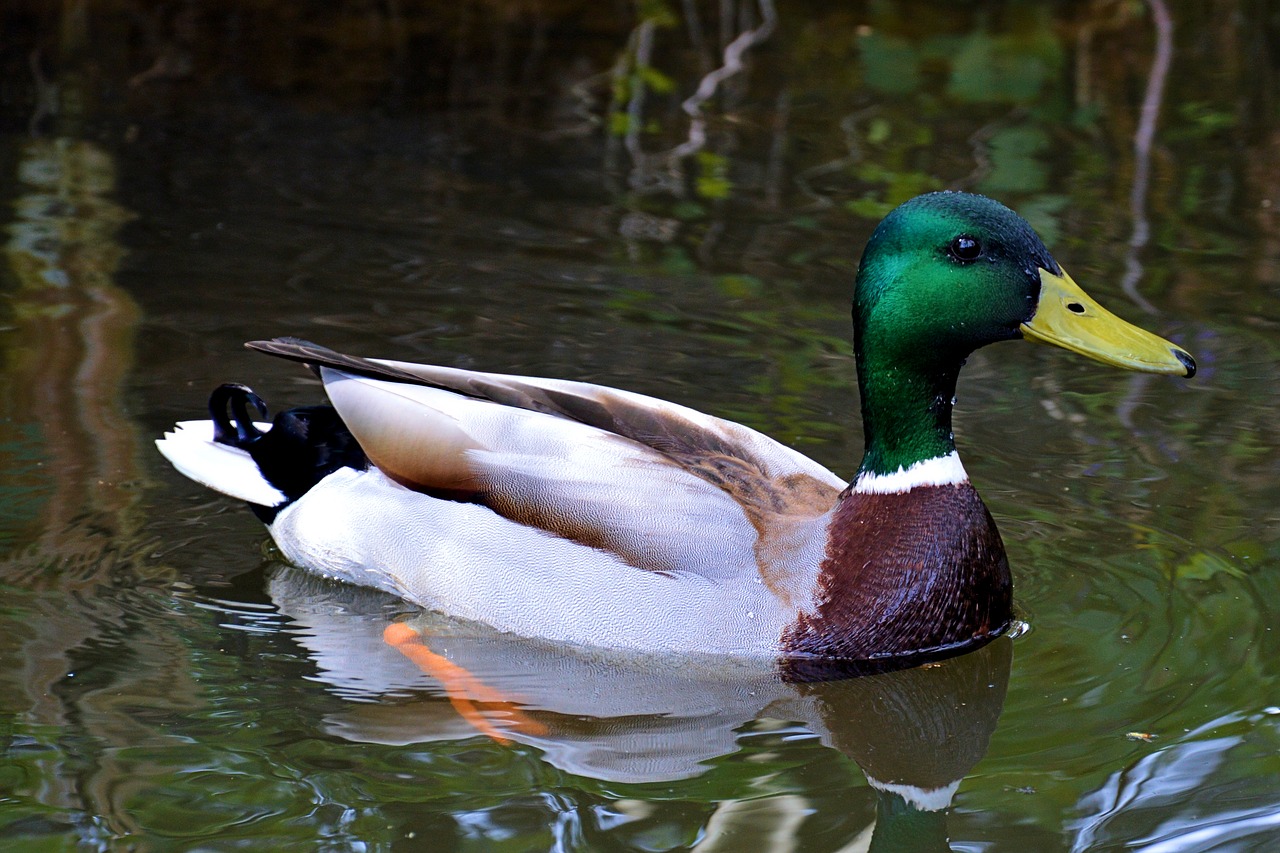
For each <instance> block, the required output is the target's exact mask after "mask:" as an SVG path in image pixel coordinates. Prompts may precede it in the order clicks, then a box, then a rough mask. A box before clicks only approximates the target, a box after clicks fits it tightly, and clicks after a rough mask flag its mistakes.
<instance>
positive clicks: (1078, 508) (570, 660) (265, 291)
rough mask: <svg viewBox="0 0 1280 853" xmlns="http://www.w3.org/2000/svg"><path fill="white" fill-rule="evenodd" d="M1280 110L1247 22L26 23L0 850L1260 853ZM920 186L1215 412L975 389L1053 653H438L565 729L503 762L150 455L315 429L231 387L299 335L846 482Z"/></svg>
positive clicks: (1066, 373) (873, 10)
mask: <svg viewBox="0 0 1280 853" xmlns="http://www.w3.org/2000/svg"><path fill="white" fill-rule="evenodd" d="M743 34H746V35H743ZM726 48H728V54H729V55H730V56H731V57H732V56H738V57H739V59H740V63H741V68H740V69H738V70H737V73H733V74H728V73H724V72H723V71H720V70H718V69H726V68H727V69H728V70H734V69H735V68H736V67H737V66H736V64H735V63H732V62H731V63H730V64H729V65H728V66H726V62H725V55H726ZM739 48H741V50H739ZM713 82H715V83H718V85H712V83H713ZM700 83H703V84H705V85H704V89H703V90H702V91H703V92H704V93H705V94H706V97H705V98H703V99H701V100H699V97H698V96H695V93H697V92H699V85H700ZM1278 83H1280V11H1277V10H1276V9H1275V7H1274V5H1273V4H1271V3H1268V2H1264V0H1230V1H1228V0H1222V2H1207V3H1206V2H1169V0H1165V2H1161V0H1151V1H1150V2H1148V3H1141V2H1113V0H1094V2H1089V3H1029V2H1014V1H1013V0H1007V2H978V0H974V2H964V3H956V2H946V3H944V2H896V3H893V2H855V3H840V4H832V3H819V2H785V3H779V4H777V5H776V6H775V5H774V3H772V2H764V3H761V2H757V0H719V2H714V3H713V2H693V0H685V2H676V0H666V2H663V0H642V2H638V3H634V4H633V3H624V2H606V3H585V2H568V0H540V2H535V0H529V2H499V0H490V2H476V0H460V1H459V2H456V3H452V4H444V3H428V2H416V1H415V0H367V2H358V0H344V2H336V3H303V2H284V0H230V1H229V2H222V3H202V2H197V0H185V2H176V0H175V2H162V0H127V1H126V0H119V2H108V0H100V2H95V0H66V2H62V3H51V2H44V1H43V0H9V2H6V3H5V4H4V6H3V7H0V198H2V199H3V208H0V211H2V212H0V219H2V220H3V222H4V227H5V232H6V237H5V241H6V257H5V262H4V263H0V289H2V290H3V293H4V295H5V300H4V303H3V304H4V308H3V312H4V315H3V319H2V320H0V358H2V359H3V371H2V372H0V502H2V503H0V507H3V512H2V513H0V734H2V735H3V741H2V742H3V743H4V745H5V753H4V756H3V758H2V759H0V847H3V848H4V849H6V850H32V851H45V850H62V849H65V850H71V849H102V850H126V849H136V850H192V849H200V850H226V849H236V848H243V849H263V850H267V849H269V850H292V849H298V850H316V849H320V850H392V849H396V850H399V849H405V850H416V849H421V850H440V851H447V850H464V851H525V850H645V851H675V850H693V849H696V850H700V851H703V853H707V851H746V850H750V851H757V850H758V851H766V850H768V851H775V850H776V851H783V850H864V849H873V850H899V851H915V850H933V849H946V847H945V845H946V844H947V843H948V842H946V841H945V840H944V839H945V838H946V837H949V838H950V842H949V843H950V845H951V847H952V848H953V849H956V850H964V851H1029V850H1030V851H1039V850H1046V851H1058V850H1062V851H1066V850H1090V851H1092V850H1145V851H1208V850H1215V851H1217V850H1222V851H1228V850H1229V851H1236V850H1258V851H1263V850H1274V849H1280V682H1278V678H1277V677H1278V674H1280V636H1277V634H1278V633H1280V629H1278V628H1277V625H1278V624H1280V533H1278V530H1280V524H1278V521H1280V450H1278V449H1277V447H1278V444H1280V427H1278V426H1277V411H1278V407H1280V391H1278V390H1277V389H1278V385H1277V379H1278V378H1280V370H1278V369H1277V364H1276V361H1277V356H1278V355H1280V334H1278V331H1280V112H1278V109H1280V108H1278V102H1277V98H1278V96H1280V86H1278ZM691 98H692V100H690V99H691ZM935 188H958V189H969V190H976V191H980V192H985V193H987V194H990V195H993V196H995V197H997V198H999V199H1000V200H1002V201H1004V202H1006V203H1007V204H1009V205H1011V206H1012V207H1014V208H1015V209H1018V210H1019V211H1021V212H1022V213H1024V215H1026V216H1027V217H1028V218H1029V219H1030V220H1031V221H1032V222H1033V224H1035V225H1036V227H1037V228H1038V229H1039V230H1040V232H1041V234H1042V235H1043V236H1044V237H1045V239H1046V241H1047V242H1048V243H1049V245H1050V247H1051V248H1052V249H1053V250H1054V252H1055V254H1056V256H1057V257H1058V259H1059V260H1060V261H1061V262H1062V263H1063V265H1064V266H1065V267H1066V268H1067V269H1068V270H1069V271H1070V272H1071V273H1072V274H1073V276H1074V277H1075V278H1076V280H1077V281H1079V282H1080V283H1081V284H1082V285H1083V286H1084V287H1085V288H1086V289H1087V290H1090V291H1091V292H1092V293H1093V294H1094V295H1095V296H1097V297H1098V298H1099V299H1100V300H1101V301H1102V302H1104V304H1108V305H1110V306H1111V307H1112V308H1113V309H1115V310H1117V311H1118V313H1120V314H1122V315H1124V316H1126V317H1128V318H1129V319H1132V320H1135V321H1137V322H1139V323H1141V324H1142V325H1145V326H1147V327H1148V328H1151V329H1153V330H1154V331H1157V332H1159V333H1161V334H1163V335H1165V336H1167V337H1170V338H1171V339H1173V340H1175V341H1177V342H1179V343H1180V344H1182V345H1183V346H1185V347H1187V348H1188V349H1189V350H1191V351H1192V352H1193V353H1194V354H1195V356H1196V357H1197V359H1198V361H1199V362H1200V365H1201V372H1200V374H1199V375H1198V376H1197V377H1196V378H1195V379H1194V380H1192V381H1189V382H1184V381H1179V380H1171V379H1164V378H1151V377H1141V376H1133V375H1129V374H1123V373H1119V372H1115V371H1111V370H1109V369H1106V368H1103V367H1101V366H1099V365H1096V364H1094V363H1091V362H1086V361H1084V360H1083V359H1079V358H1075V357H1072V356H1070V355H1069V354H1067V353H1064V352H1061V351H1057V350H1054V351H1050V350H1048V349H1046V348H1040V347H1032V346H1026V345H1022V344H1005V345H1000V346H998V347H993V348H989V349H988V350H985V351H982V352H980V353H978V354H977V355H975V357H974V358H973V359H972V360H971V362H970V365H969V366H968V368H967V369H966V372H965V374H964V376H963V378H962V380H961V388H960V405H959V409H958V412H957V432H958V439H959V442H960V446H961V452H962V453H963V455H964V458H965V462H966V466H967V468H968V470H969V472H970V475H971V477H972V478H973V480H974V482H975V483H976V484H977V486H978V487H979V488H980V489H981V491H982V492H983V495H984V496H985V498H986V500H987V502H988V504H989V505H990V507H991V509H992V512H993V514H994V515H995V517H996V518H997V520H998V522H999V524H1000V528H1001V530H1002V532H1003V534H1004V537H1005V541H1006V544H1007V547H1008V551H1009V556H1010V561H1011V563H1012V565H1013V568H1014V574H1015V583H1016V587H1015V589H1016V600H1017V608H1018V612H1019V615H1020V617H1021V618H1022V619H1023V620H1024V621H1025V622H1026V624H1027V627H1028V629H1029V630H1026V631H1025V632H1024V633H1022V635H1021V636H1019V637H1018V638H1017V639H1015V640H1012V641H1008V640H1006V641H1001V642H999V643H997V644H994V645H993V646H992V647H991V648H990V649H989V650H988V651H987V652H985V653H983V654H982V655H975V656H970V658H967V659H963V660H962V661H958V662H954V663H953V664H949V665H947V666H944V667H940V668H937V669H935V670H923V671H916V672H914V673H909V674H901V675H898V676H895V677H884V678H880V679H864V680H860V681H854V682H845V683H842V684H835V685H818V686H809V687H803V688H802V687H795V686H788V685H781V684H779V683H776V682H773V681H770V679H769V678H767V677H764V676H762V675H761V674H760V673H752V672H739V671H728V672H727V671H725V670H724V669H723V668H718V667H717V666H716V665H715V664H714V662H706V661H703V662H698V663H696V664H690V663H688V662H682V663H679V664H675V663H671V662H662V661H644V662H635V661H616V660H613V661H610V660H598V659H592V658H589V657H582V656H574V655H570V654H567V653H565V652H563V650H554V649H545V648H540V647H537V646H536V645H533V644H528V643H519V642H512V641H510V640H508V639H506V638H502V637H495V636H489V635H486V634H485V633H484V632H483V631H480V630H478V629H475V628H467V627H466V626H459V625H455V624H449V623H447V622H443V621H441V620H438V619H435V620H433V619H431V618H430V617H428V616H422V615H419V616H416V617H415V618H416V619H418V620H419V621H420V622H422V624H423V625H424V627H426V628H428V629H429V630H430V631H432V632H434V633H433V635H435V636H439V637H441V638H442V641H443V642H444V644H445V646H447V650H448V651H449V653H450V654H451V655H454V656H455V657H457V658H458V659H459V660H463V661H465V662H467V663H468V664H469V665H471V666H472V667H474V668H475V670H476V671H477V672H478V673H480V674H481V675H483V676H484V677H485V678H486V679H487V680H488V682H489V683H490V684H492V685H494V686H497V687H500V688H504V689H508V690H510V691H512V692H514V693H515V694H516V695H519V696H521V697H523V699H524V701H525V703H526V705H527V709H526V710H527V712H528V714H529V715H530V717H531V718H533V719H535V720H537V721H538V726H541V727H542V728H538V729H536V730H535V729H534V728H528V730H527V731H520V730H519V728H518V726H517V728H516V729H515V730H513V731H512V732H511V737H512V738H513V742H512V743H508V744H502V743H498V742H496V741H493V740H491V739H489V738H486V737H483V736H481V735H479V734H477V733H476V731H475V730H474V729H473V728H471V727H470V726H468V725H467V724H466V723H465V722H464V721H463V719H462V717H461V716H460V715H459V713H458V711H457V709H456V708H455V706H454V705H452V704H450V702H449V701H448V699H447V697H446V696H445V694H444V691H443V690H441V689H440V687H439V685H438V683H437V682H435V681H432V680H430V679H428V678H426V677H425V676H423V675H422V674H421V673H419V672H418V671H417V670H416V669H415V668H414V667H412V666H411V665H409V664H408V662H407V661H405V660H404V659H403V658H402V657H401V656H400V655H399V654H398V653H396V652H395V651H393V650H391V649H389V648H387V647H386V646H385V645H384V644H383V643H382V642H381V639H380V632H381V628H382V626H384V625H385V624H386V622H387V620H388V619H389V618H391V617H394V616H398V615H400V614H403V613H405V612H406V611H407V609H408V608H406V606H405V605H403V604H400V603H398V602H396V601H394V600H388V599H384V598H380V597H378V596H373V595H368V594H363V593H360V592H359V591H356V590H351V589H347V588H342V587H335V586H332V585H328V584H325V583H323V582H319V581H316V580H314V579H310V578H306V577H304V576H301V575H300V574H299V573H297V572H295V571H291V570H289V569H287V568H286V567H283V566H281V565H279V564H278V563H277V562H276V561H275V560H274V558H273V555H272V552H271V550H270V548H269V547H267V546H266V545H265V541H266V537H265V535H264V533H263V531H262V529H261V527H260V526H258V525H257V523H256V522H255V521H254V520H253V518H252V517H251V516H250V515H249V514H248V513H247V512H245V511H244V510H243V509H242V508H241V507H238V506H235V505H233V504H232V502H230V501H226V500H222V499H219V498H216V497H214V496H213V495H211V494H210V493H207V492H204V491H202V490H201V489H199V488H198V487H196V486H194V485H193V484H190V483H189V482H187V481H185V480H184V479H183V478H182V477H181V476H180V475H178V474H176V473H175V472H174V471H172V470H171V469H169V468H168V466H167V465H166V464H165V463H164V462H163V460H162V459H161V458H160V457H159V456H158V455H157V454H156V453H155V452H154V450H153V448H152V446H151V440H152V439H153V438H154V437H156V436H158V435H159V434H160V433H161V432H162V431H163V430H164V429H165V428H166V427H167V426H169V425H170V424H171V423H173V422H174V421H176V420H179V419H184V418H190V417H193V416H199V414H200V412H201V411H202V409H203V406H204V402H205V399H206V396H207V394H208V392H209V390H210V389H211V388H212V387H213V386H214V385H216V384H217V383H219V382H221V381H225V380H232V379H234V380H240V381H246V382H249V383H251V384H253V385H254V387H255V388H256V389H257V390H258V391H259V392H260V393H262V394H263V396H264V397H266V398H267V400H268V401H269V402H272V403H274V404H276V405H293V404H302V403H309V402H314V401H316V400H317V399H318V389H317V387H316V386H315V385H314V383H312V382H311V381H310V380H309V378H308V376H307V375H306V374H305V373H303V372H301V371H299V370H296V369H293V367H292V366H291V365H287V364H278V363H274V362H273V361H271V360H269V359H265V358H263V357H261V356H256V355H253V354H251V353H247V352H245V351H244V350H243V349H242V348H241V343H242V342H243V341H244V340H248V339H252V338H261V337H269V336H273V335H278V334H297V335H301V336H304V337H307V338H311V339H314V340H317V341H321V342H323V343H326V344H328V345H330V346H333V347H336V348H339V349H348V350H351V351H354V352H359V353H366V354H369V355H379V356H387V357H397V358H403V359H408V360H421V361H432V362H439V363H444V364H451V365H457V366H462V367H476V368H484V369H490V370H499V371H510V372H518V373H531V374H539V375H551V376H560V377H566V378H575V379H585V380H590V381H599V382H604V383H607V384H611V385H617V386H620V387H624V388H628V389H632V390H635V391H640V392H644V393H648V394H653V395H656V396H661V397H665V398H668V399H672V400H675V401H678V402H682V403H686V404H691V405H695V406H697V407H699V408H702V409H704V410H706V411H709V412H711V413H714V414H717V415H721V416H725V417H731V418H734V419H738V420H740V421H742V422H744V423H746V424H748V425H750V426H753V427H756V428H759V429H762V430H765V431H767V432H769V433H770V434H772V435H775V436H777V437H779V438H781V439H783V440H785V441H787V442H788V443H790V444H792V445H793V446H796V447H797V448H799V449H801V450H803V451H804V452H806V453H809V454H810V455H812V456H814V457H815V458H817V459H818V460H820V461H822V462H823V463H825V464H827V465H828V466H830V467H831V468H833V469H834V470H836V471H837V472H840V473H842V474H845V475H848V474H849V473H851V472H852V470H853V468H854V467H855V466H856V463H857V460H858V457H859V453H860V429H859V422H858V415H857V407H856V385H855V382H854V376H853V363H852V358H851V355H850V349H851V347H850V343H849V338H850V335H849V328H848V313H849V309H848V301H849V297H850V292H851V281H852V275H853V272H854V270H855V268H856V263H857V259H858V255H859V253H860V251H861V247H862V244H863V242H864V241H865V239H866V238H867V236H868V235H869V233H870V231H871V229H872V228H873V227H874V225H875V222H876V221H877V220H878V218H879V217H880V216H881V215H882V214H883V213H884V212H886V211H887V210H888V209H890V208H891V207H892V206H893V205H894V204H896V203H898V202H900V201H902V200H904V199H906V198H908V197H910V196H912V195H914V194H916V193H918V192H921V191H925V190H929V189H935ZM1010 661H1011V662H1010ZM1006 690H1007V695H1006ZM495 719H496V720H497V721H498V723H501V724H504V725H505V724H507V723H511V720H510V719H505V718H501V715H497V716H495ZM864 771H865V774H866V776H870V777H871V778H873V779H876V780H879V782H881V783H884V782H897V783H900V784H902V785H915V786H919V787H926V788H928V787H939V786H945V785H949V784H954V782H955V781H956V780H960V779H961V778H962V777H963V779H962V781H960V782H959V787H958V790H957V791H956V793H955V797H954V800H953V801H952V807H951V809H950V811H949V812H946V813H942V814H930V813H928V812H924V811H921V810H920V809H918V808H913V807H911V806H910V805H909V804H908V803H907V801H906V800H905V799H904V798H903V797H902V796H899V795H897V794H895V793H893V791H891V790H886V789H884V785H883V784H881V785H880V787H879V788H876V787H872V786H870V785H869V784H868V782H867V781H866V778H865V777H864ZM873 826H874V828H873Z"/></svg>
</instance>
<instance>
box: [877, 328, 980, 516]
mask: <svg viewBox="0 0 1280 853" xmlns="http://www.w3.org/2000/svg"><path fill="white" fill-rule="evenodd" d="M859 337H860V338H861V337H863V336H859ZM858 350H859V352H858V384H859V386H860V390H861V394H862V429H863V437H864V439H865V446H866V450H865V451H864V454H863V457H862V465H861V466H860V467H859V468H858V475H857V479H856V481H855V485H854V488H855V490H856V491H859V492H872V493H881V494H885V493H899V492H905V491H910V490H911V489H913V488H915V487H917V486H927V485H934V486H941V485H952V484H955V483H963V482H967V480H968V477H967V476H966V475H965V472H964V467H963V466H962V465H961V464H960V458H959V456H957V455H956V444H955V437H954V435H953V433H952V431H951V407H952V403H953V401H954V399H955V393H956V378H957V377H958V376H959V374H960V366H961V364H962V363H963V361H962V360H961V359H960V358H958V357H957V358H954V359H947V358H940V359H935V358H925V357H911V356H910V355H904V354H901V353H899V354H897V356H896V357H895V358H893V359H892V361H891V362H890V360H889V359H886V358H883V357H877V356H876V355H875V354H874V353H871V354H868V353H867V352H865V351H864V341H863V340H861V339H860V340H859V341H858ZM928 355H933V354H928Z"/></svg>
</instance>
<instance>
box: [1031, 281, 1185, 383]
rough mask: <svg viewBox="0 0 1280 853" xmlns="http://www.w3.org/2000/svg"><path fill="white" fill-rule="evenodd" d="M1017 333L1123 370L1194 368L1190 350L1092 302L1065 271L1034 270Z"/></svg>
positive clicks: (1178, 371)
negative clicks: (1031, 306) (1035, 282)
mask: <svg viewBox="0 0 1280 853" xmlns="http://www.w3.org/2000/svg"><path fill="white" fill-rule="evenodd" d="M1022 336H1023V337H1024V338H1026V339H1027V340H1029V341H1037V342H1039V343H1042V344H1053V345H1055V346H1060V347H1062V348H1063V349H1069V350H1071V351H1072V352H1078V353H1080V354H1081V355H1087V356H1088V357H1089V358H1092V359H1094V360H1095V361H1100V362H1102V363H1103V364H1111V365H1114V366H1116V367H1123V368H1124V369H1126V370H1140V371H1142V372H1143V373H1166V374H1169V375H1171V376H1187V377H1190V376H1194V375H1195V373H1196V362H1195V359H1193V358H1192V357H1191V354H1190V353H1188V352H1187V351H1186V350H1184V349H1182V348H1181V347H1178V346H1174V345H1173V344H1171V343H1169V342H1168V341H1166V340H1165V339H1164V338H1162V337H1160V336H1159V335H1153V334H1151V333H1150V332H1148V331H1146V330H1144V329H1139V328H1138V327H1137V326H1135V325H1133V324H1132V323H1126V322H1125V321H1124V320H1121V319H1120V318H1119V317H1117V316H1116V315H1115V314H1112V313H1111V312H1110V311H1108V310H1107V309H1106V308H1103V307H1102V306H1101V305H1099V304H1098V303H1097V302H1094V301H1093V298H1092V297H1091V296H1089V294H1087V293H1085V292H1084V291H1083V290H1081V289H1080V286H1079V285H1078V284H1076V283H1075V282H1074V281H1072V280H1071V276H1069V275H1067V274H1066V272H1063V273H1062V275H1054V274H1053V273H1051V272H1048V271H1047V270H1043V269H1042V270H1040V302H1039V303H1038V304H1037V305H1036V313H1035V314H1033V315H1031V319H1030V320H1028V321H1027V322H1025V323H1023V324H1022Z"/></svg>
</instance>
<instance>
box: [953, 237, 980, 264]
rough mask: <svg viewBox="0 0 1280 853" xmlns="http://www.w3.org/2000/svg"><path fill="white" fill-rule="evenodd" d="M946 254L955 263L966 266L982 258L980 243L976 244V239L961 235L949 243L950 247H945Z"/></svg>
mask: <svg viewBox="0 0 1280 853" xmlns="http://www.w3.org/2000/svg"><path fill="white" fill-rule="evenodd" d="M947 254H949V255H950V256H951V257H953V258H955V259H956V260H957V261H960V262H961V263H964V264H967V263H969V261H976V260H977V259H978V258H980V257H982V243H980V242H978V238H977V237H970V236H969V235H968V234H961V235H960V236H959V237H957V238H955V239H954V240H952V241H951V245H950V246H948V247H947Z"/></svg>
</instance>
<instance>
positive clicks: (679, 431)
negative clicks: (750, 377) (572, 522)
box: [245, 338, 772, 482]
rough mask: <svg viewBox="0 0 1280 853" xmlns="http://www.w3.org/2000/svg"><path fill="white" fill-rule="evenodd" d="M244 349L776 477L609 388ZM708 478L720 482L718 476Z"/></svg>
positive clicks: (288, 342) (690, 461) (286, 341)
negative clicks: (583, 390)
mask: <svg viewBox="0 0 1280 853" xmlns="http://www.w3.org/2000/svg"><path fill="white" fill-rule="evenodd" d="M245 346H246V347H248V348H249V349H253V350H257V351H259V352H265V353H268V354H269V355H274V356H278V357H280V358H287V359H290V360H292V361H300V362H302V363H304V364H307V365H308V366H310V367H312V369H315V368H317V367H334V368H337V369H339V370H343V371H346V372H348V373H355V374H357V375H360V376H368V377H370V378H373V379H388V380H391V381H393V382H407V383H410V384H416V385H425V386H427V387H430V388H441V389H444V390H446V391H452V392H454V393H457V394H462V395H464V396H467V397H473V398H475V399H479V400H489V401H491V402H494V403H499V404H501V405H504V406H514V407H516V408H520V409H530V410H532V411H536V412H542V413H544V414H548V415H555V416H556V417H561V418H567V419H568V420H572V421H577V422H579V423H583V424H586V425H588V426H593V427H596V428H597V429H602V430H605V431H606V432H611V433H614V434H616V435H620V436H623V437H624V438H629V439H631V440H633V441H637V442H639V443H641V444H644V445H646V446H648V447H651V448H653V449H654V450H656V451H658V452H660V453H662V454H664V455H666V456H669V457H671V458H672V460H674V461H677V462H679V463H680V464H682V465H684V466H686V467H689V468H690V469H692V470H695V471H697V470H700V469H702V467H703V466H701V465H699V464H697V460H699V459H702V458H706V457H730V458H732V459H735V460H740V461H741V462H742V463H744V464H745V465H746V466H747V467H748V468H750V469H754V470H756V471H758V472H760V476H762V477H764V478H765V479H766V480H767V479H769V477H770V473H771V472H770V468H771V467H772V466H771V465H770V464H769V463H768V461H767V460H765V459H762V458H760V457H758V456H757V455H756V454H755V453H753V452H752V451H751V449H750V448H748V447H744V446H743V445H742V444H741V443H739V442H736V441H733V440H732V439H731V438H729V437H726V436H722V435H719V434H717V433H715V432H713V431H710V430H707V429H704V428H702V427H701V426H700V425H698V424H695V423H693V422H691V421H689V420H688V419H686V418H682V417H679V416H678V415H676V414H673V413H672V412H670V411H662V410H658V409H653V408H649V407H646V406H643V405H639V404H637V403H635V402H633V401H631V400H629V399H627V397H625V396H624V395H622V394H619V393H609V389H607V388H601V387H600V386H593V388H595V389H598V390H599V392H601V393H603V394H605V395H606V396H604V397H603V399H599V398H592V397H588V396H585V395H583V394H575V393H572V392H570V391H565V390H561V389H558V388H545V387H539V386H536V385H532V384H529V383H524V382H519V381H503V379H501V378H495V377H492V376H486V375H484V374H479V373H470V372H467V373H465V374H461V375H460V374H457V373H445V372H443V371H438V370H433V369H432V367H431V366H430V365H420V366H419V365H405V364H401V365H390V364H382V363H379V362H376V361H371V360H369V359H366V358H360V357H359V356H351V355H345V354H343V353H339V352H336V351H334V350H331V349H329V348H328V347H323V346H320V345H318V344H313V343H311V342H309V341H304V340H301V339H299V338H276V339H274V340H270V341H251V342H249V343H247V344H245ZM415 367H418V368H420V371H421V372H416V371H414V368H415ZM700 476H701V475H700ZM706 479H711V480H712V481H713V482H715V481H716V480H718V477H707V478H706Z"/></svg>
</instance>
